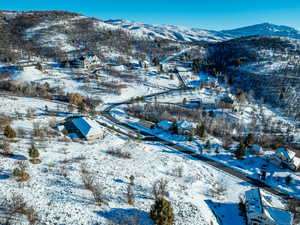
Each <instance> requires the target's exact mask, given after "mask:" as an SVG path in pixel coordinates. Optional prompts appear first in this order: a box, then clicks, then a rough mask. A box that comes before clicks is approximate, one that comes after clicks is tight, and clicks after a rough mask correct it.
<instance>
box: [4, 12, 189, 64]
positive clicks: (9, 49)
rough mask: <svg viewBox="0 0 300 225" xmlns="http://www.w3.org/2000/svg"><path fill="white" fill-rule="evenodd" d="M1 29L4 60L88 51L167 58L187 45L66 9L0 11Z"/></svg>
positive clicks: (116, 57)
mask: <svg viewBox="0 0 300 225" xmlns="http://www.w3.org/2000/svg"><path fill="white" fill-rule="evenodd" d="M0 33H1V34H3V35H2V36H1V38H0V61H3V62H16V61H18V60H20V59H24V58H30V57H31V56H38V57H45V58H52V59H56V60H61V59H62V58H66V57H74V56H76V55H87V54H92V55H97V56H98V57H100V58H101V59H102V60H103V61H123V62H124V61H125V62H128V61H130V60H131V59H138V60H144V59H146V58H150V59H151V58H153V57H160V58H163V57H164V56H165V55H169V53H170V54H172V53H175V52H178V51H179V50H180V48H181V47H182V46H183V44H182V43H178V42H174V41H171V40H154V39H153V38H151V37H149V36H147V35H144V34H138V33H136V32H134V31H131V30H129V29H125V28H121V27H119V26H114V25H111V24H108V23H105V22H103V21H101V20H98V19H95V18H89V17H86V16H84V15H81V14H77V13H69V12H64V11H25V12H23V11H22V12H15V11H0Z"/></svg>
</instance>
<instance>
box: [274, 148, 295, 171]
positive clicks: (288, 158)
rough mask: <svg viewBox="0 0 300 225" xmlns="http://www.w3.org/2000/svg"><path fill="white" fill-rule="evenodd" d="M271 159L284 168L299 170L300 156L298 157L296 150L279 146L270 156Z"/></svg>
mask: <svg viewBox="0 0 300 225" xmlns="http://www.w3.org/2000/svg"><path fill="white" fill-rule="evenodd" d="M270 161H271V162H272V163H274V164H275V165H278V166H281V167H283V168H289V169H291V170H294V171H298V170H299V169H300V158H298V157H296V153H295V152H293V151H290V150H288V149H286V148H279V149H278V150H277V151H276V153H275V154H274V155H273V156H272V157H271V158H270Z"/></svg>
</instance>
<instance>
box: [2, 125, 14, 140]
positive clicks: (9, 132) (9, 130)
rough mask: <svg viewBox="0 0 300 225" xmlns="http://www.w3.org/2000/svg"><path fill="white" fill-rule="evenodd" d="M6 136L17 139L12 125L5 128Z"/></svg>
mask: <svg viewBox="0 0 300 225" xmlns="http://www.w3.org/2000/svg"><path fill="white" fill-rule="evenodd" d="M4 135H5V136H6V137H8V138H15V137H16V136H17V134H16V132H15V131H14V129H13V128H12V127H11V126H10V125H7V126H6V127H5V128H4Z"/></svg>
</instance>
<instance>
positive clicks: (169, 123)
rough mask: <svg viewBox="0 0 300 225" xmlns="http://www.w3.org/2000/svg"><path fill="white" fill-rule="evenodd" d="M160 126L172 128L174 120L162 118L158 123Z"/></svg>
mask: <svg viewBox="0 0 300 225" xmlns="http://www.w3.org/2000/svg"><path fill="white" fill-rule="evenodd" d="M157 125H158V126H159V127H160V128H163V129H167V130H169V129H171V127H172V122H170V121H168V120H162V121H160V122H159V123H158V124H157Z"/></svg>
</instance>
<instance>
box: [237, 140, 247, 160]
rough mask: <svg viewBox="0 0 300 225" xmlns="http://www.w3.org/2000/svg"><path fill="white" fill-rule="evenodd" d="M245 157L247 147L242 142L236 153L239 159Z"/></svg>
mask: <svg viewBox="0 0 300 225" xmlns="http://www.w3.org/2000/svg"><path fill="white" fill-rule="evenodd" d="M244 156H245V145H244V144H243V143H242V142H240V144H239V147H238V149H237V150H236V151H235V157H236V158H237V159H243V157H244Z"/></svg>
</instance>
